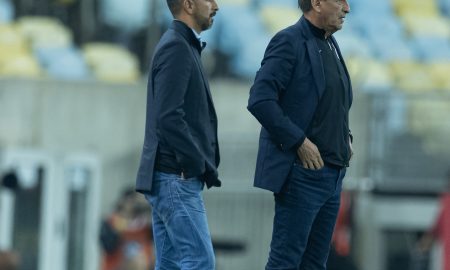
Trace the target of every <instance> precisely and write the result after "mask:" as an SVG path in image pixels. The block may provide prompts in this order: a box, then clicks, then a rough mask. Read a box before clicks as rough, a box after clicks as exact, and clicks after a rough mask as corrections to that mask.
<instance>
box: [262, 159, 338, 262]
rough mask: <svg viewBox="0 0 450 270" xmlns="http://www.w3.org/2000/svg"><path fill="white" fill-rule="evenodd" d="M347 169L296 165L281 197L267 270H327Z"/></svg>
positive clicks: (278, 195) (278, 203)
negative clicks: (318, 168)
mask: <svg viewBox="0 0 450 270" xmlns="http://www.w3.org/2000/svg"><path fill="white" fill-rule="evenodd" d="M345 171H346V169H345V168H344V169H336V168H331V167H329V166H327V165H325V167H323V168H322V169H320V170H316V171H314V170H309V169H305V168H303V166H302V165H301V164H298V163H295V164H294V165H293V167H292V170H291V172H290V174H289V176H288V179H287V180H286V183H285V185H284V187H283V189H282V191H281V192H280V193H277V194H275V218H274V223H273V233H272V242H271V244H270V254H269V260H268V262H267V265H266V270H274V269H277V270H325V269H326V262H327V259H328V253H329V251H330V242H331V237H332V235H333V230H334V225H335V223H336V217H337V213H338V210H339V204H340V194H341V188H342V180H343V178H344V176H345Z"/></svg>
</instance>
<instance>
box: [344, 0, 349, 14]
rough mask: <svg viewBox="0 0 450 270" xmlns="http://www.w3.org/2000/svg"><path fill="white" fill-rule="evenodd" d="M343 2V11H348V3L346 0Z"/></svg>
mask: <svg viewBox="0 0 450 270" xmlns="http://www.w3.org/2000/svg"><path fill="white" fill-rule="evenodd" d="M343 2H344V7H343V9H344V12H345V13H350V4H349V3H348V2H347V0H344V1H343Z"/></svg>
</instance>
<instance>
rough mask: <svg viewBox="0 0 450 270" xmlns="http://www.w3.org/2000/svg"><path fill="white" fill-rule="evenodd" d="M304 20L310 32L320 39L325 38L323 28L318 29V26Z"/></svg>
mask: <svg viewBox="0 0 450 270" xmlns="http://www.w3.org/2000/svg"><path fill="white" fill-rule="evenodd" d="M306 22H307V23H308V26H309V29H311V32H312V33H313V35H314V36H315V37H317V38H320V39H325V33H326V32H325V30H323V29H320V28H319V27H317V26H315V25H314V24H312V23H311V22H310V21H309V20H308V19H306Z"/></svg>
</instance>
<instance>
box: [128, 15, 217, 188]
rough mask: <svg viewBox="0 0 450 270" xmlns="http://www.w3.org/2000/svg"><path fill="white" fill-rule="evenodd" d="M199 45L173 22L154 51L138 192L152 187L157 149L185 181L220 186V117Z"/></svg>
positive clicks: (192, 34) (188, 29) (183, 28)
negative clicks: (175, 165) (172, 158)
mask: <svg viewBox="0 0 450 270" xmlns="http://www.w3.org/2000/svg"><path fill="white" fill-rule="evenodd" d="M201 47H202V46H201V45H200V42H199V40H198V39H197V38H196V36H195V34H194V33H193V32H192V30H191V29H190V28H189V27H188V26H187V25H186V24H184V23H183V22H181V21H177V20H174V21H173V22H172V24H171V26H170V28H169V29H168V30H167V31H166V32H165V33H164V35H163V36H162V37H161V40H160V41H159V43H158V45H157V46H156V49H155V52H154V55H153V59H152V65H151V71H150V74H149V80H148V86H147V113H146V114H147V115H146V127H145V139H144V147H143V151H142V156H141V163H140V167H139V170H138V175H137V180H136V190H137V191H139V192H143V193H148V192H150V191H151V188H152V180H153V173H154V166H155V158H156V155H157V151H158V148H159V150H160V151H164V152H165V153H167V152H169V153H171V154H172V155H174V156H175V158H176V161H177V162H178V164H179V165H180V167H181V168H182V169H183V173H184V176H185V177H186V178H190V177H200V178H201V179H202V180H204V181H205V182H206V184H207V186H208V187H211V186H220V181H219V180H218V178H217V166H218V165H219V161H220V155H219V146H218V141H217V116H216V112H215V109H214V104H213V101H212V98H211V93H210V89H209V85H208V80H207V78H206V76H205V72H204V70H203V66H202V63H201V59H200V53H201V50H202V48H201Z"/></svg>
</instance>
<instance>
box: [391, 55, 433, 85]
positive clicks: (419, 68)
mask: <svg viewBox="0 0 450 270" xmlns="http://www.w3.org/2000/svg"><path fill="white" fill-rule="evenodd" d="M390 70H391V73H392V76H393V78H394V85H395V86H396V88H398V89H399V90H403V91H408V92H409V91H412V92H421V91H428V90H435V89H436V85H434V81H433V78H432V77H431V75H430V74H429V72H428V71H427V68H426V66H424V65H422V64H420V63H418V62H414V61H399V62H392V63H390Z"/></svg>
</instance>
